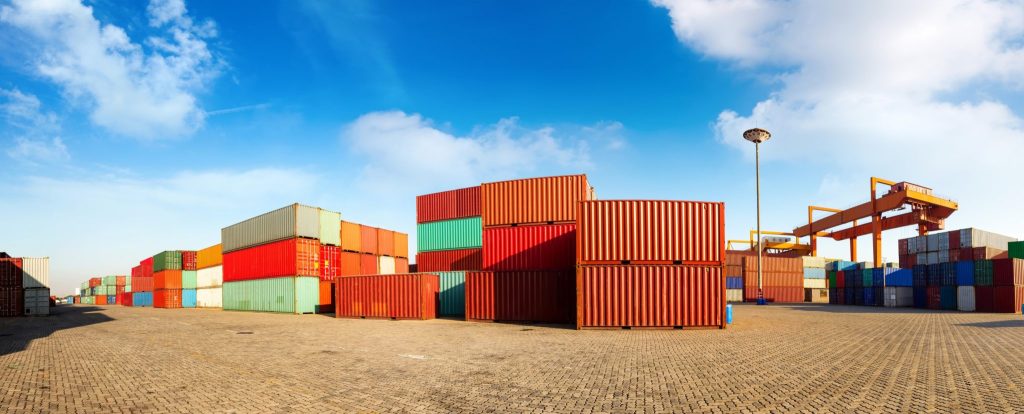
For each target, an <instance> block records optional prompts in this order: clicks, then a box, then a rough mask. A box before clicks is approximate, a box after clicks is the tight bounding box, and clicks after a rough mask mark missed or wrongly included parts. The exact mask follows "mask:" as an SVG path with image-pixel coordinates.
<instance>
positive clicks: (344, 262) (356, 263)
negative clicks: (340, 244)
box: [338, 252, 364, 276]
mask: <svg viewBox="0 0 1024 414" xmlns="http://www.w3.org/2000/svg"><path fill="white" fill-rule="evenodd" d="M363 256H364V255H363V254H362V253H353V252H341V254H340V256H339V259H340V261H341V270H340V271H339V272H338V273H339V276H355V275H358V274H362V272H361V271H360V268H361V266H362V257H363Z"/></svg>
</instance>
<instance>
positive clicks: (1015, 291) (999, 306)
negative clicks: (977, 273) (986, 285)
mask: <svg viewBox="0 0 1024 414" xmlns="http://www.w3.org/2000/svg"><path fill="white" fill-rule="evenodd" d="M1022 304H1024V286H993V287H992V312H998V313H1020V312H1021V305H1022Z"/></svg>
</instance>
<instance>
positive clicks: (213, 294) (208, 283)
mask: <svg viewBox="0 0 1024 414" xmlns="http://www.w3.org/2000/svg"><path fill="white" fill-rule="evenodd" d="M222 264H223V255H222V254H221V245H220V244H215V245H213V246H210V247H207V248H205V249H202V250H200V251H198V252H196V307H198V308H219V307H221V303H223V301H222V298H221V289H222V287H221V286H222V285H223V283H224V267H223V266H222Z"/></svg>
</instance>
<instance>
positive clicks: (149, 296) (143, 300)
mask: <svg viewBox="0 0 1024 414" xmlns="http://www.w3.org/2000/svg"><path fill="white" fill-rule="evenodd" d="M132 306H137V307H144V306H153V292H133V293H132Z"/></svg>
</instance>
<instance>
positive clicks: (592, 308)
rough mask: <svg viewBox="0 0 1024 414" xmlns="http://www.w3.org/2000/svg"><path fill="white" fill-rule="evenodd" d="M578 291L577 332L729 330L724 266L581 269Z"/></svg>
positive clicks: (635, 266) (633, 266) (577, 277)
mask: <svg viewBox="0 0 1024 414" xmlns="http://www.w3.org/2000/svg"><path fill="white" fill-rule="evenodd" d="M576 291H577V292H578V293H577V307H576V321H577V324H576V327H577V328H578V329H579V328H598V327H668V328H672V327H677V328H681V327H720V328H724V327H725V318H724V315H725V278H724V276H723V274H722V266H656V265H625V266H580V267H579V268H578V269H577V276H576ZM803 296H804V295H803V290H802V289H801V291H800V300H799V301H803Z"/></svg>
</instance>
